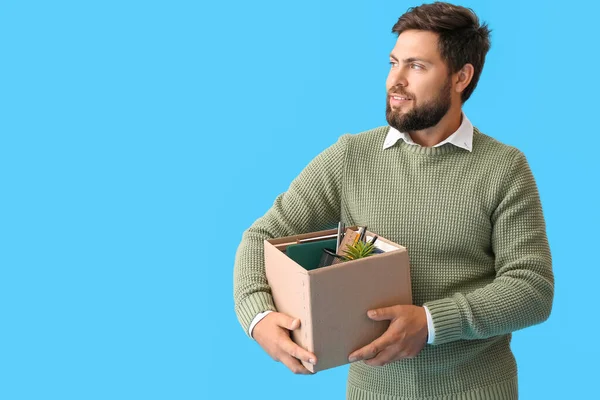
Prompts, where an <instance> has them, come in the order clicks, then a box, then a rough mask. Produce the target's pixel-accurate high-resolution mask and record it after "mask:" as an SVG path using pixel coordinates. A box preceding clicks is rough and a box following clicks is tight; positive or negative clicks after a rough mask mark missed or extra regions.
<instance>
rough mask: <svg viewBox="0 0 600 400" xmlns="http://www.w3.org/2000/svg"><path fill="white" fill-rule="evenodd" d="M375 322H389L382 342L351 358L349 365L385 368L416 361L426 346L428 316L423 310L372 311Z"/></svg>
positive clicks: (407, 307) (399, 306) (377, 340)
mask: <svg viewBox="0 0 600 400" xmlns="http://www.w3.org/2000/svg"><path fill="white" fill-rule="evenodd" d="M367 315H368V316H369V318H371V319H372V320H375V321H383V320H386V319H387V320H390V326H389V327H388V329H387V330H386V331H385V332H384V334H383V335H381V336H380V337H379V338H377V339H375V340H374V341H373V342H371V343H370V344H368V345H366V346H365V347H363V348H361V349H358V350H356V351H355V352H353V353H352V354H350V356H349V361H350V362H354V361H359V360H366V361H365V364H367V365H371V366H383V365H386V364H389V363H391V362H394V361H398V360H402V359H404V358H414V357H416V356H417V354H419V353H420V352H421V350H423V347H425V344H427V314H426V313H425V309H424V308H423V307H417V306H413V305H397V306H392V307H384V308H378V309H375V310H369V312H368V313H367Z"/></svg>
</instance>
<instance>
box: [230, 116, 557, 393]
mask: <svg viewBox="0 0 600 400" xmlns="http://www.w3.org/2000/svg"><path fill="white" fill-rule="evenodd" d="M388 130H389V127H387V126H385V127H379V128H375V129H372V130H369V131H366V132H362V133H360V134H356V135H343V136H341V137H340V138H339V140H338V141H337V142H336V143H335V144H333V145H332V146H330V147H329V148H327V149H325V150H324V151H323V152H322V153H321V154H319V155H318V156H317V157H315V158H314V160H312V161H311V162H310V163H309V165H308V166H307V167H306V168H305V169H304V170H303V171H302V173H301V174H300V175H299V176H298V177H297V178H296V179H294V181H293V182H292V183H291V185H290V187H289V189H288V191H287V192H285V193H282V194H281V195H279V196H278V197H277V198H276V199H275V202H274V204H273V206H272V207H271V209H270V210H269V211H268V212H267V213H266V214H265V215H264V216H263V217H261V218H259V219H258V220H257V221H256V222H255V223H254V224H253V225H252V226H251V227H250V228H249V229H248V230H246V231H245V232H244V234H243V238H242V242H241V244H240V246H239V248H238V251H237V254H236V259H235V269H234V300H235V310H236V313H237V316H238V319H239V321H240V323H241V325H242V327H243V328H244V331H246V332H247V331H248V327H249V325H250V323H251V321H252V319H253V318H254V317H255V316H256V315H257V314H258V313H259V312H261V311H265V310H269V309H270V310H275V307H274V305H273V300H272V298H271V295H270V291H269V286H268V285H267V282H266V278H265V272H264V261H263V241H264V239H266V238H274V237H281V236H289V235H294V234H299V233H305V232H312V231H318V230H322V229H327V228H331V227H333V226H335V225H336V224H337V222H338V221H339V220H341V221H343V222H345V223H346V225H367V226H368V227H369V230H370V231H372V232H376V233H378V234H380V235H381V236H383V237H385V238H388V239H390V240H392V241H394V242H396V243H399V244H401V245H403V246H405V247H406V248H407V249H408V255H409V258H410V266H411V278H412V290H413V302H414V304H415V305H426V306H427V307H428V308H429V310H430V312H431V316H432V319H433V325H434V329H435V342H434V343H433V344H431V345H426V346H425V348H424V349H423V350H422V351H421V353H420V354H419V355H418V356H417V357H416V358H414V359H406V360H401V361H397V362H393V363H390V364H388V365H386V366H384V367H370V366H368V365H366V364H365V363H364V362H362V361H359V362H355V363H353V364H351V366H350V370H349V376H348V386H347V397H348V398H349V399H364V400H367V399H378V400H383V399H385V400H392V399H394V400H395V399H403V400H408V399H438V400H441V399H444V400H446V399H448V400H450V399H471V400H474V399H488V400H489V399H503V400H504V399H516V398H517V378H516V374H517V370H516V363H515V359H514V356H513V354H512V352H511V350H510V339H511V335H510V332H513V331H515V330H517V329H521V328H524V327H527V326H530V325H533V324H537V323H540V322H542V321H544V320H546V319H547V318H548V316H549V314H550V310H551V307H552V299H553V294H554V278H553V274H552V261H551V256H550V249H549V246H548V240H547V238H546V228H545V222H544V216H543V213H542V207H541V203H540V199H539V195H538V190H537V186H536V183H535V180H534V177H533V175H532V173H531V170H530V168H529V165H528V163H527V160H526V158H525V156H524V155H523V153H522V152H521V151H519V150H518V149H516V148H514V147H511V146H507V145H505V144H502V143H500V142H498V141H497V140H495V139H493V138H491V137H490V136H487V135H485V134H483V133H481V132H479V131H478V130H477V129H476V128H475V129H474V134H473V149H472V152H469V151H467V150H464V149H461V148H459V147H456V146H454V145H452V144H450V143H446V144H444V145H442V146H439V147H420V146H415V145H409V144H407V143H405V142H404V141H402V140H399V141H398V142H397V143H396V145H394V146H393V147H391V148H388V149H385V150H384V149H383V142H384V139H385V137H386V134H387V132H388ZM318 356H319V355H318V354H317V357H318Z"/></svg>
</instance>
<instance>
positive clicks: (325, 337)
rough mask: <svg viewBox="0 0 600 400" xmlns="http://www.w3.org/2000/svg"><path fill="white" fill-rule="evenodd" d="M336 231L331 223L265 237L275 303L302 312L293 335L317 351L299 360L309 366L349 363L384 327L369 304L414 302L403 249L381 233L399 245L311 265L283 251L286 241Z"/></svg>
mask: <svg viewBox="0 0 600 400" xmlns="http://www.w3.org/2000/svg"><path fill="white" fill-rule="evenodd" d="M355 228H356V227H352V228H351V229H352V230H355ZM336 233H337V230H336V229H332V230H327V231H319V232H313V233H309V234H303V235H297V236H290V237H285V238H278V239H271V240H265V243H264V244H265V269H266V274H267V280H268V282H269V285H270V287H271V291H272V294H273V300H274V302H275V306H276V308H277V310H278V311H279V312H282V313H285V314H288V315H290V316H292V317H294V318H300V321H301V327H300V329H298V330H296V331H293V332H292V335H291V336H292V339H293V340H294V342H296V343H297V344H298V345H299V346H301V347H303V348H305V349H307V350H309V351H312V352H314V353H315V355H316V356H317V358H318V362H317V365H316V366H313V365H312V364H308V363H303V364H304V366H305V367H306V368H307V369H309V370H310V371H313V372H317V371H322V370H324V369H328V368H333V367H336V366H340V365H344V364H347V363H348V356H349V355H350V353H352V352H353V351H355V350H357V349H359V348H361V347H363V346H365V345H367V344H369V343H370V342H372V341H373V340H375V339H376V338H378V337H379V336H381V334H382V333H383V332H385V330H386V329H387V327H388V324H389V322H388V321H372V320H371V319H369V318H368V317H367V310H370V309H372V308H379V307H386V306H392V305H395V304H412V294H411V284H410V265H409V258H408V252H407V249H406V248H404V247H402V246H401V245H399V244H397V243H394V242H391V241H389V240H387V239H385V238H381V237H379V238H378V239H377V240H382V241H384V242H386V243H388V244H392V245H394V246H396V247H398V250H395V251H389V252H385V253H381V254H375V255H372V256H370V257H366V258H362V259H359V260H353V261H347V262H343V263H339V264H335V265H331V266H328V267H323V268H319V269H315V270H311V271H307V270H305V269H304V268H302V267H301V266H300V265H298V264H297V263H295V262H294V261H293V260H291V259H290V258H288V257H287V256H286V255H285V253H284V251H285V248H286V246H287V245H289V244H293V243H296V242H297V241H299V240H306V239H310V238H315V237H318V236H326V235H331V234H334V235H335V234H336ZM367 234H368V235H371V236H373V235H376V233H372V232H369V231H367Z"/></svg>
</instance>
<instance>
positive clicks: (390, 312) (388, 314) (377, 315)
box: [367, 306, 398, 321]
mask: <svg viewBox="0 0 600 400" xmlns="http://www.w3.org/2000/svg"><path fill="white" fill-rule="evenodd" d="M397 313H398V307H396V306H392V307H382V308H376V309H373V310H369V311H368V312H367V316H368V317H369V318H371V319H372V320H374V321H384V320H391V319H394V318H396V316H397Z"/></svg>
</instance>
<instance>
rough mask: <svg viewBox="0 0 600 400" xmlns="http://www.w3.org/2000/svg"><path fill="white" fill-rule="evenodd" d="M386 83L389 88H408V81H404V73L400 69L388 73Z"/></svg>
mask: <svg viewBox="0 0 600 400" xmlns="http://www.w3.org/2000/svg"><path fill="white" fill-rule="evenodd" d="M388 83H389V86H390V87H397V86H401V87H406V86H408V80H407V79H406V74H405V72H404V71H403V70H402V69H401V68H398V70H396V71H390V76H389V82H388Z"/></svg>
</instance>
